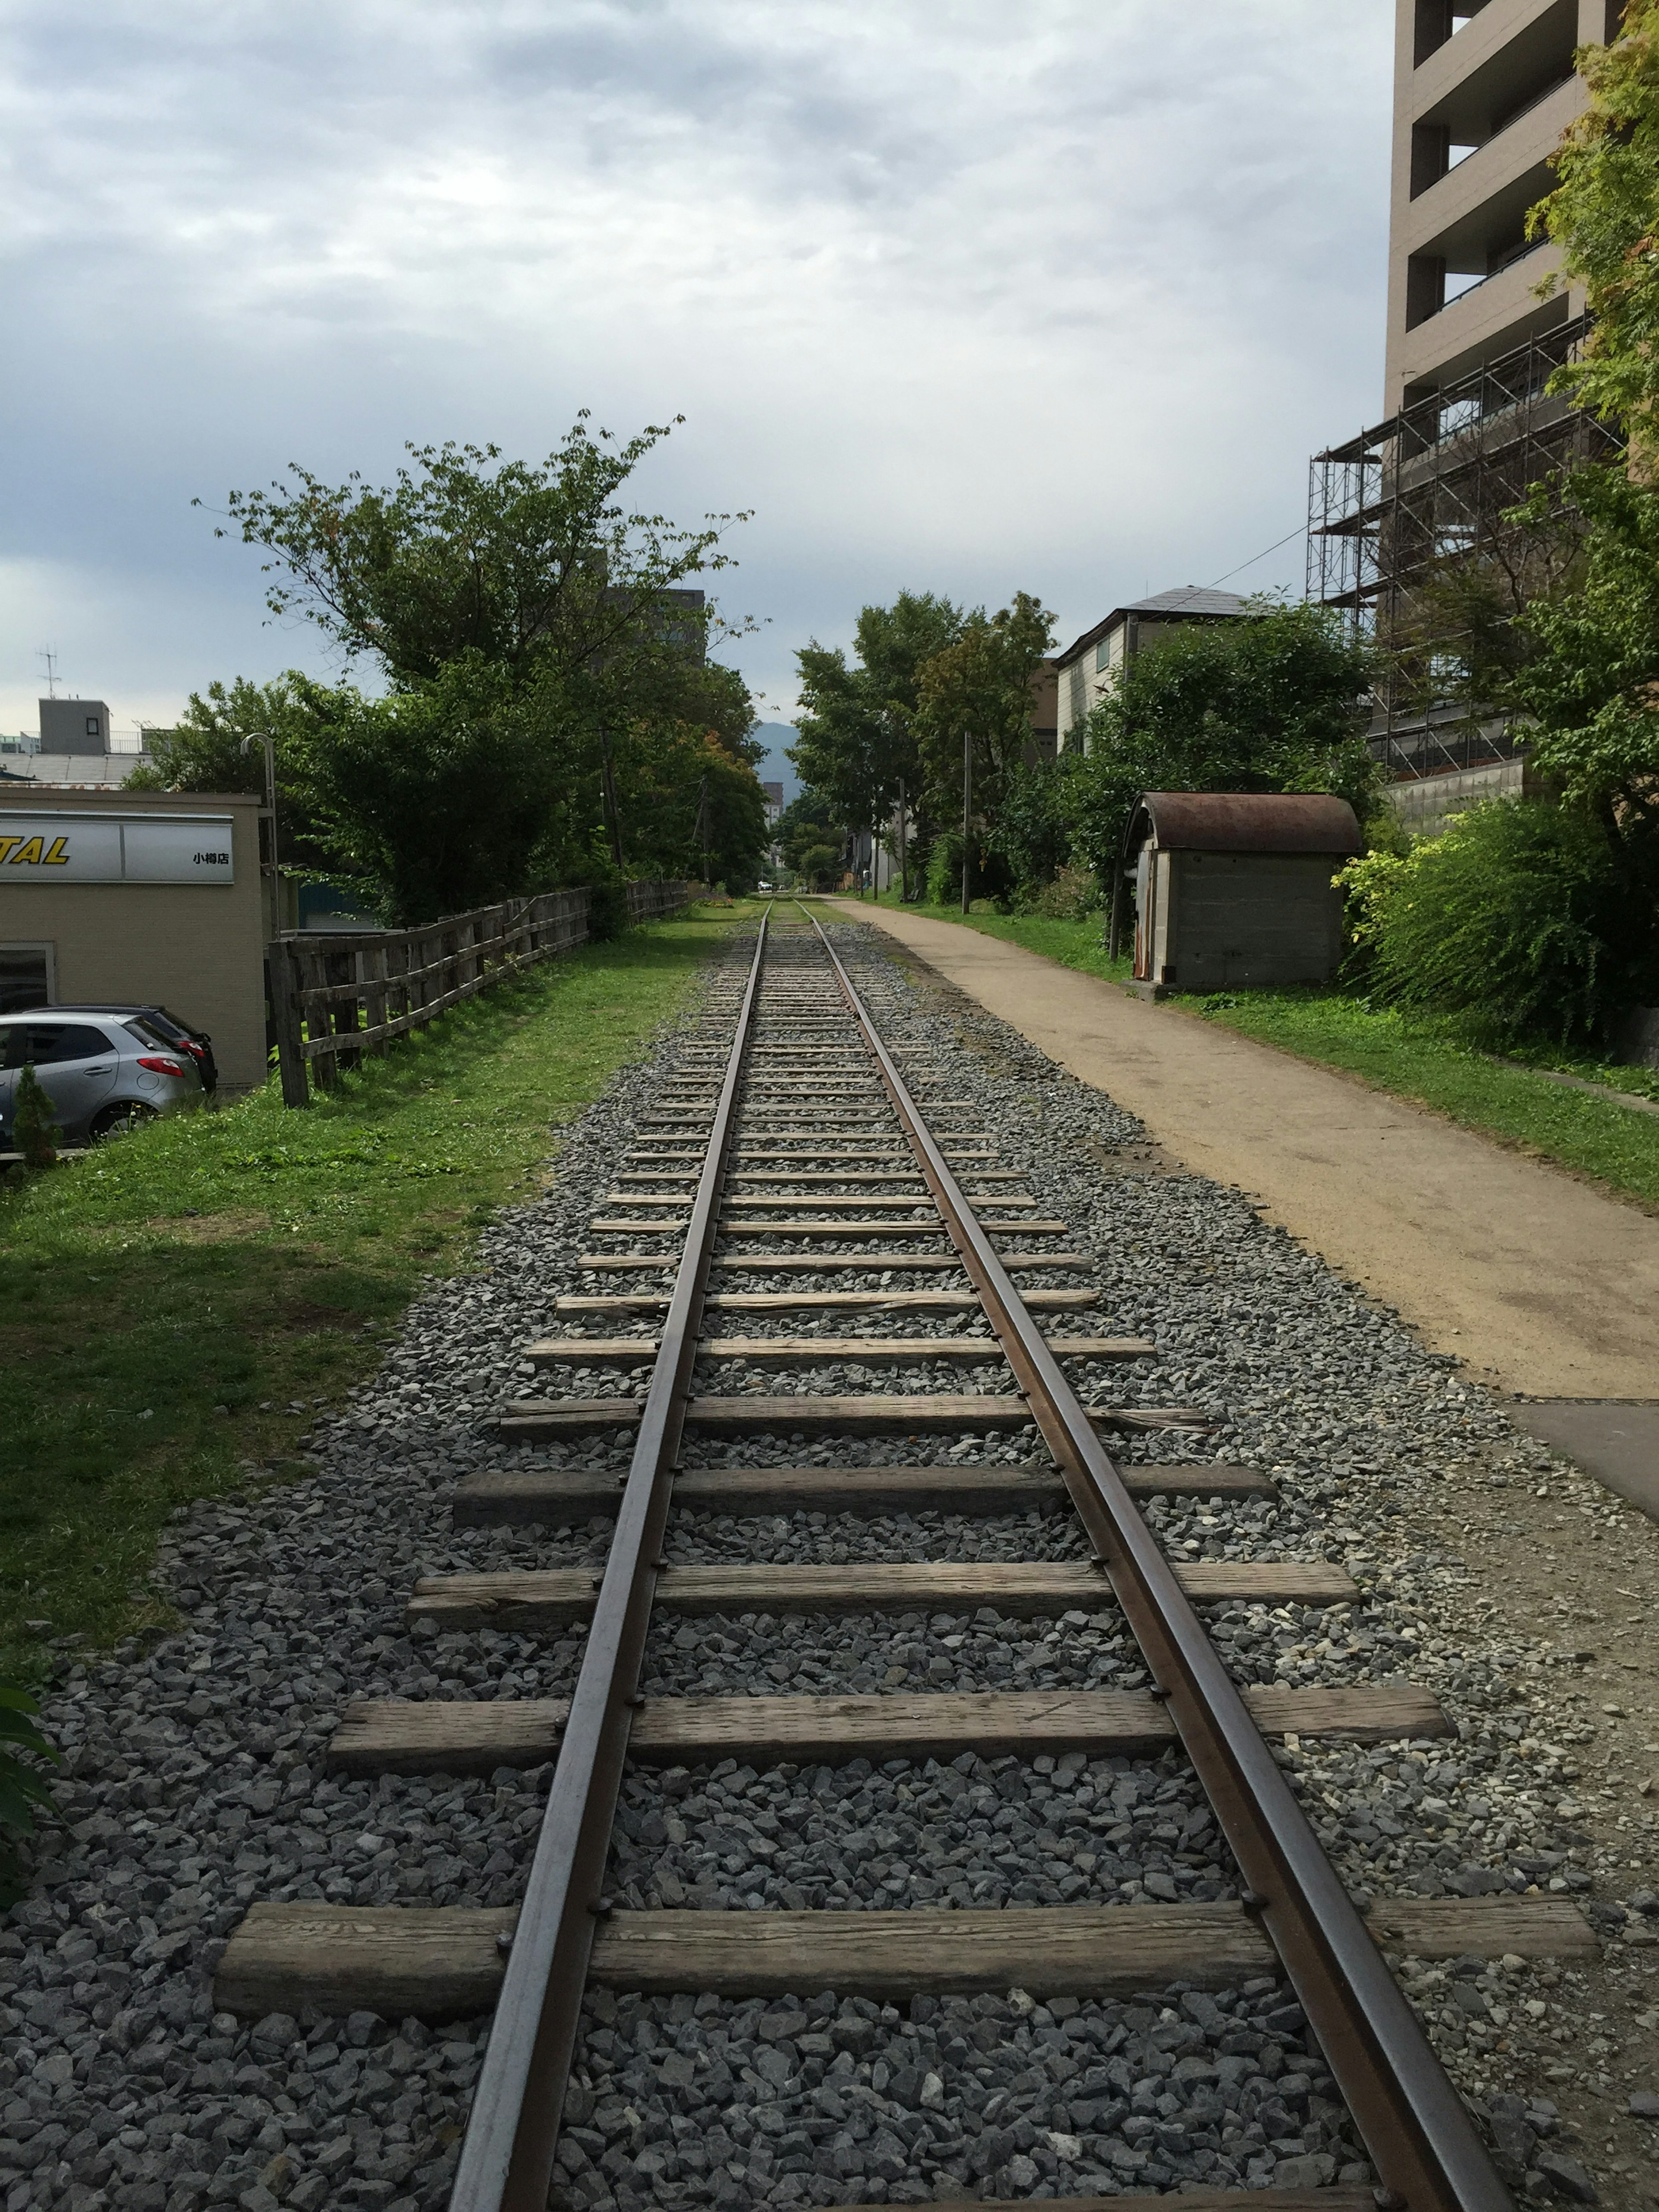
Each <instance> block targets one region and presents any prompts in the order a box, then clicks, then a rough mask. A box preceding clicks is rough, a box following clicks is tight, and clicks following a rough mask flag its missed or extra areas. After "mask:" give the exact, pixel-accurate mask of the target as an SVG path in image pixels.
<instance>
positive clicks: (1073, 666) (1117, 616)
mask: <svg viewBox="0 0 1659 2212" xmlns="http://www.w3.org/2000/svg"><path fill="white" fill-rule="evenodd" d="M1243 611H1244V602H1243V599H1240V598H1239V596H1238V594H1237V592H1216V591H1211V590H1208V589H1206V587H1205V586H1203V585H1201V584H1184V585H1182V586H1180V588H1179V589H1177V590H1176V591H1173V592H1154V593H1153V594H1152V598H1151V599H1136V600H1135V601H1134V602H1133V605H1129V606H1127V607H1114V608H1113V610H1112V611H1111V613H1110V614H1109V615H1108V616H1107V617H1105V619H1104V621H1103V622H1097V623H1096V624H1095V626H1094V628H1093V629H1085V631H1084V633H1083V635H1082V636H1081V637H1079V638H1076V639H1074V640H1073V642H1072V643H1071V644H1070V645H1068V646H1067V647H1066V650H1065V652H1064V653H1056V654H1055V656H1054V659H1053V660H1052V661H1050V662H1049V663H1048V666H1049V667H1050V668H1052V669H1053V671H1054V684H1055V696H1054V720H1055V725H1056V728H1057V732H1058V748H1059V750H1060V751H1061V752H1064V751H1066V750H1067V748H1068V747H1075V746H1076V745H1078V744H1080V743H1081V742H1082V737H1081V732H1079V734H1078V736H1077V737H1075V738H1074V737H1073V734H1072V732H1073V730H1074V729H1076V727H1077V726H1078V724H1079V723H1080V722H1082V721H1083V720H1085V717H1086V716H1087V715H1088V714H1089V712H1090V710H1091V708H1094V707H1097V706H1098V705H1099V703H1100V702H1101V700H1102V699H1103V698H1104V697H1105V696H1106V694H1107V692H1108V691H1109V690H1110V689H1111V687H1112V686H1113V684H1115V683H1116V682H1117V680H1118V678H1119V677H1120V676H1121V674H1122V671H1123V665H1124V663H1125V662H1126V661H1128V660H1132V659H1133V658H1134V656H1135V654H1136V653H1140V652H1143V651H1144V650H1145V649H1146V647H1147V646H1149V645H1155V644H1156V643H1157V642H1158V640H1159V638H1161V637H1167V636H1168V635H1169V634H1170V630H1172V629H1175V628H1176V627H1177V626H1178V625H1180V624H1182V623H1194V622H1228V621H1231V619H1232V618H1233V617H1235V616H1237V615H1242V614H1243Z"/></svg>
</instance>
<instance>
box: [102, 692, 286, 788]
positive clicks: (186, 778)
mask: <svg viewBox="0 0 1659 2212" xmlns="http://www.w3.org/2000/svg"><path fill="white" fill-rule="evenodd" d="M303 682H304V679H303V678H295V677H294V676H293V675H288V676H279V677H278V678H276V681H275V683H272V684H251V683H249V681H248V680H247V678H246V677H243V676H238V677H237V678H234V681H233V682H232V683H231V684H229V685H228V687H227V686H226V685H225V684H220V683H213V684H209V685H208V688H207V691H206V694H205V696H204V694H203V693H201V692H199V691H192V692H191V695H190V703H189V705H188V706H187V707H186V708H185V711H184V713H183V714H180V716H179V720H178V721H177V723H176V724H175V725H174V726H173V728H172V729H170V730H152V731H150V732H149V739H148V742H147V744H146V748H145V750H146V751H147V752H148V753H149V759H148V760H146V761H144V762H143V763H140V765H139V766H138V767H137V768H136V769H134V770H133V772H132V774H131V775H130V776H129V777H128V778H127V781H126V788H127V789H128V790H129V791H242V792H247V793H252V795H254V796H255V797H257V798H260V799H263V798H264V795H265V762H264V752H263V750H261V749H260V748H259V747H258V746H257V745H256V746H253V747H252V748H251V749H250V750H248V751H246V752H244V751H243V750H242V744H243V740H244V739H245V738H250V737H258V736H264V735H269V736H270V737H271V738H274V739H275V741H276V775H277V788H278V790H279V792H280V790H281V789H282V787H283V781H284V768H285V765H286V763H287V760H288V757H289V755H290V754H291V752H292V750H293V743H294V738H295V730H296V726H297V721H298V717H297V716H296V713H295V690H296V684H302V683H303Z"/></svg>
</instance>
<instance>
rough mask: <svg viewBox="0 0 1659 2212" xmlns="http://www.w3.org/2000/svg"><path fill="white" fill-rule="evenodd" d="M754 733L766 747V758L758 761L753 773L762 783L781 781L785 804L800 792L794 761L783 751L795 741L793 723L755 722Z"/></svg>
mask: <svg viewBox="0 0 1659 2212" xmlns="http://www.w3.org/2000/svg"><path fill="white" fill-rule="evenodd" d="M754 734H755V736H756V737H757V738H759V739H760V740H761V742H762V744H763V745H764V746H765V747H766V758H765V759H764V760H763V761H762V762H761V763H760V764H759V766H758V767H757V769H756V770H755V773H756V775H757V776H758V777H759V778H760V780H761V781H762V782H763V783H781V785H782V786H783V803H784V805H786V806H787V805H788V804H789V802H790V800H791V799H794V798H797V797H798V796H799V793H800V778H799V775H797V774H796V772H795V763H793V761H792V760H786V759H785V757H784V751H783V749H784V747H785V746H786V745H793V744H794V742H795V730H794V725H793V723H791V722H757V724H756V725H755V729H754Z"/></svg>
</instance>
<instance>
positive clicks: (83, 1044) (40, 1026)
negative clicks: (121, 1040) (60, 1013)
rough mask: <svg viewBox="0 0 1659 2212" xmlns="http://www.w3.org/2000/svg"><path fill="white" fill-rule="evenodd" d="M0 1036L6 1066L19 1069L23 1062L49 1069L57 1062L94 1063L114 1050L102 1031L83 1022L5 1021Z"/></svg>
mask: <svg viewBox="0 0 1659 2212" xmlns="http://www.w3.org/2000/svg"><path fill="white" fill-rule="evenodd" d="M3 1035H4V1036H5V1040H6V1066H8V1067H21V1066H23V1064H24V1062H25V1061H26V1060H33V1063H34V1065H35V1066H37V1067H49V1066H52V1063H53V1062H54V1061H57V1060H96V1059H97V1058H98V1056H99V1054H100V1053H107V1052H112V1051H113V1050H114V1047H113V1046H112V1044H111V1043H110V1041H109V1038H108V1037H107V1036H106V1034H105V1033H104V1031H103V1030H94V1029H89V1028H88V1026H87V1024H85V1023H83V1022H8V1023H7V1024H5V1026H4V1030H3Z"/></svg>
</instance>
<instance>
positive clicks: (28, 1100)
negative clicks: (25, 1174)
mask: <svg viewBox="0 0 1659 2212" xmlns="http://www.w3.org/2000/svg"><path fill="white" fill-rule="evenodd" d="M62 1133H63V1132H62V1131H61V1130H60V1129H59V1128H58V1124H57V1123H56V1122H55V1121H53V1120H52V1101H51V1099H50V1098H49V1097H47V1096H46V1086H45V1085H43V1084H42V1082H41V1080H40V1077H39V1076H38V1075H37V1074H36V1073H35V1072H34V1067H33V1063H32V1062H29V1061H26V1062H25V1063H24V1065H23V1066H21V1067H20V1068H19V1069H18V1071H17V1082H16V1086H15V1089H14V1091H13V1092H12V1112H11V1140H12V1143H13V1145H14V1146H15V1147H16V1149H17V1151H19V1152H21V1154H22V1155H23V1164H24V1166H25V1167H28V1168H50V1167H55V1166H56V1165H57V1164H58V1138H59V1137H60V1136H61V1135H62Z"/></svg>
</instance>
